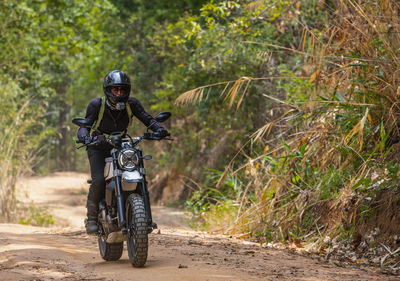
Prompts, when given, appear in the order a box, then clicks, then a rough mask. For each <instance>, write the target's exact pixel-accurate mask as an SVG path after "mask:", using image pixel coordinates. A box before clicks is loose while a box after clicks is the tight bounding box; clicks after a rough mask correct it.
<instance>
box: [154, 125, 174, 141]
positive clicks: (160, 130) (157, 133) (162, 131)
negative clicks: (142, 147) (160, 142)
mask: <svg viewBox="0 0 400 281" xmlns="http://www.w3.org/2000/svg"><path fill="white" fill-rule="evenodd" d="M153 135H154V136H155V137H157V138H160V139H162V138H165V137H168V136H170V135H171V134H170V133H169V132H168V131H167V130H165V129H164V128H162V127H161V128H158V129H157V131H155V132H154V133H153Z"/></svg>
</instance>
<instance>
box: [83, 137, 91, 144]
mask: <svg viewBox="0 0 400 281" xmlns="http://www.w3.org/2000/svg"><path fill="white" fill-rule="evenodd" d="M92 141H93V138H92V137H91V136H84V137H83V143H84V144H89V143H91V142H92Z"/></svg>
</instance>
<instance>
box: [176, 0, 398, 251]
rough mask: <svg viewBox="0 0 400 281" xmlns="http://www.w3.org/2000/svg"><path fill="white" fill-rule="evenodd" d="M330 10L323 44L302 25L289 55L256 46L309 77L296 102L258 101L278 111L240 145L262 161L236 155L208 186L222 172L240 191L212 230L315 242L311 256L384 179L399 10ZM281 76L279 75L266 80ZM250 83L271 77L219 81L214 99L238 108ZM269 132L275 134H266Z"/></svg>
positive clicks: (391, 4)
mask: <svg viewBox="0 0 400 281" xmlns="http://www.w3.org/2000/svg"><path fill="white" fill-rule="evenodd" d="M335 5H336V10H335V11H331V14H332V21H334V24H333V25H332V26H331V27H329V28H328V29H327V30H325V31H324V32H321V34H323V36H325V37H322V38H318V37H317V36H316V35H315V33H314V32H313V31H311V30H310V29H309V28H307V27H306V26H304V31H303V34H302V36H301V40H300V42H299V43H298V46H299V47H298V49H297V50H296V49H292V48H288V47H284V46H276V45H271V44H265V47H266V51H265V52H266V53H269V48H274V49H279V50H282V51H286V52H293V53H295V54H297V55H298V54H300V55H302V56H303V58H304V63H305V68H307V69H309V70H310V71H309V72H308V73H307V74H308V75H306V77H302V78H306V79H309V81H310V82H312V83H313V84H314V85H315V87H314V91H313V92H312V93H308V94H309V97H310V99H309V101H308V102H305V103H297V104H289V103H287V102H286V101H284V100H278V99H277V98H276V97H271V96H266V98H269V99H273V100H274V101H275V102H277V103H278V104H280V105H281V106H282V107H284V108H286V111H285V113H284V114H282V115H281V116H280V117H278V118H276V119H275V120H273V121H270V122H268V123H266V124H265V125H264V126H262V127H261V128H259V129H258V130H257V131H256V132H254V133H253V134H252V136H251V140H249V141H248V142H252V143H253V142H255V141H257V142H259V143H260V145H262V146H264V147H265V148H264V154H262V155H257V156H253V157H249V156H247V155H246V157H247V159H248V161H247V162H246V163H244V164H243V165H242V166H241V167H239V168H238V169H236V170H233V169H232V167H233V165H232V163H233V161H232V162H231V163H230V164H229V165H228V166H227V167H226V169H225V172H224V173H223V175H222V177H221V179H220V181H219V182H218V184H217V188H219V187H220V186H222V184H223V182H224V181H225V178H226V177H227V174H230V175H236V176H238V177H241V178H242V179H245V180H247V184H245V185H244V189H243V192H242V193H240V194H239V196H238V197H237V198H235V200H234V205H235V206H238V208H236V212H237V213H236V215H234V216H230V220H229V222H227V221H226V217H225V219H224V222H223V224H222V225H220V231H223V232H225V233H229V234H235V233H246V234H249V235H252V236H258V237H259V238H260V239H277V240H281V239H284V240H286V239H288V238H289V237H291V236H295V237H296V239H297V238H300V239H303V240H307V239H311V238H315V237H316V238H317V242H316V243H315V249H316V250H318V249H319V248H320V247H322V244H323V243H322V241H323V239H324V237H325V236H326V235H329V236H331V237H332V236H336V235H340V234H341V233H340V229H342V230H343V228H346V227H348V226H352V227H356V225H357V222H358V220H359V219H360V218H359V216H358V210H359V207H360V205H361V202H362V201H363V199H364V198H365V197H367V196H373V194H376V193H378V192H379V188H380V187H379V184H380V183H379V182H380V181H381V180H382V179H387V173H388V172H387V169H386V168H385V165H386V162H385V153H386V152H387V150H388V147H387V144H388V140H389V141H391V142H394V141H399V140H400V133H399V132H400V130H399V128H398V121H397V120H398V119H399V109H400V108H399V98H400V86H399V85H400V76H399V75H400V64H399V63H400V57H399V54H400V52H399V51H400V3H398V2H396V1H393V0H379V1H372V0H371V1H370V0H360V1H353V0H341V1H339V0H338V1H335ZM245 43H248V44H250V43H254V42H245ZM257 44H260V43H257ZM306 66H307V67H306ZM282 78H288V77H273V78H272V79H282ZM257 79H271V77H266V78H248V77H242V78H240V79H238V80H237V81H235V82H233V81H230V82H224V83H222V85H225V88H224V90H223V91H222V92H221V95H223V96H224V97H225V100H226V101H227V102H228V104H229V106H230V107H232V106H233V105H234V104H235V102H236V108H239V106H240V105H241V104H242V103H243V102H244V100H245V98H246V91H247V90H248V85H249V83H250V82H254V81H256V80H257ZM215 85H217V84H214V85H208V86H204V87H200V88H197V89H194V90H192V91H189V92H187V93H184V94H183V95H181V96H180V97H179V99H178V100H177V103H180V104H182V103H188V102H193V101H199V100H202V99H204V98H205V96H204V94H203V91H204V89H205V88H207V87H213V86H215ZM316 97H322V98H323V99H317V98H316ZM305 116H306V117H305ZM294 120H297V122H293V121H294ZM278 125H279V128H280V130H279V131H280V134H279V135H271V134H270V133H271V130H272V128H273V127H274V126H278ZM389 132H390V134H389ZM388 138H389V139H388ZM276 139H281V140H284V144H282V143H281V142H277V141H276ZM274 140H275V141H274ZM248 142H246V143H248ZM241 153H242V152H241ZM346 155H348V156H346ZM361 189H363V190H366V191H363V192H360V190H361ZM250 194H252V197H250ZM371 194H372V195H371ZM313 241H314V242H315V239H314V240H313Z"/></svg>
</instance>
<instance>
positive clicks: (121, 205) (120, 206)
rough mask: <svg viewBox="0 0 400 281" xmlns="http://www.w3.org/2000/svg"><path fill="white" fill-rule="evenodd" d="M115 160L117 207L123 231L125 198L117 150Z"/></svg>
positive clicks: (114, 154)
mask: <svg viewBox="0 0 400 281" xmlns="http://www.w3.org/2000/svg"><path fill="white" fill-rule="evenodd" d="M113 161H114V163H113V164H114V175H116V177H115V193H116V195H117V207H118V217H119V227H121V229H122V231H124V229H125V230H126V228H125V224H126V221H125V210H124V198H123V195H122V192H121V177H120V175H119V170H118V168H117V167H118V166H117V155H116V152H114V153H113Z"/></svg>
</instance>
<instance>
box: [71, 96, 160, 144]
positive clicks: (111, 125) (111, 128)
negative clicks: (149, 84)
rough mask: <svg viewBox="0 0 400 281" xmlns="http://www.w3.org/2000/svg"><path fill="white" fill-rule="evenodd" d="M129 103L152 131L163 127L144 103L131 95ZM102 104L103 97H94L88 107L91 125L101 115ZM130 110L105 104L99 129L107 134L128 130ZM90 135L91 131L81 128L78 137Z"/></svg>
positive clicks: (87, 111)
mask: <svg viewBox="0 0 400 281" xmlns="http://www.w3.org/2000/svg"><path fill="white" fill-rule="evenodd" d="M128 104H129V106H130V107H131V111H132V114H133V115H135V116H136V117H137V118H138V119H139V120H140V121H141V122H142V123H143V124H144V125H145V126H146V127H149V129H151V130H152V131H156V130H157V129H159V128H162V126H161V125H160V123H158V122H157V121H156V120H155V119H154V118H153V117H152V116H151V115H150V114H148V113H147V112H146V111H145V110H144V108H143V106H142V104H141V103H140V102H139V101H138V100H137V99H135V98H132V97H130V98H129V99H128ZM100 106H101V98H95V99H92V100H91V101H90V102H89V104H88V106H87V109H86V116H85V118H86V120H88V121H89V125H91V126H92V125H93V124H94V122H95V121H96V120H97V117H98V116H99V111H100ZM129 118H130V116H128V112H127V110H126V109H124V110H121V111H114V110H111V109H110V108H109V106H108V105H107V103H106V105H105V109H104V114H103V118H102V120H101V123H100V125H99V127H98V130H99V131H100V132H102V133H105V134H111V133H113V132H122V131H124V130H126V128H127V127H128V125H129ZM88 135H89V131H88V130H87V129H86V128H79V130H78V138H79V139H82V138H83V137H85V136H88Z"/></svg>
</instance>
